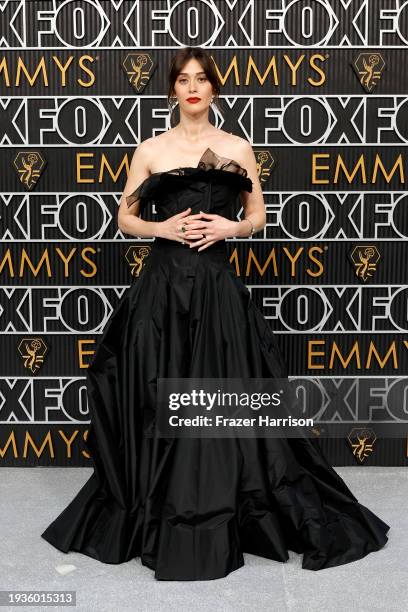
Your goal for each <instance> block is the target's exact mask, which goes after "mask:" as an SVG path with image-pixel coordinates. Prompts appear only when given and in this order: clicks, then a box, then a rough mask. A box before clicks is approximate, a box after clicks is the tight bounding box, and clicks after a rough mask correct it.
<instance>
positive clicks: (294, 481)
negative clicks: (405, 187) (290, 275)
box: [42, 149, 389, 580]
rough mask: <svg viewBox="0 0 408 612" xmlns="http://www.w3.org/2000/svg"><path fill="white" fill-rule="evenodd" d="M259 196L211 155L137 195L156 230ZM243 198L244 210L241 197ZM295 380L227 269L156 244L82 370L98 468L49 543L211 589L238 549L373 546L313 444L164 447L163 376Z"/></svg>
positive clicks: (367, 528) (358, 549) (158, 178)
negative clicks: (188, 212) (150, 430)
mask: <svg viewBox="0 0 408 612" xmlns="http://www.w3.org/2000/svg"><path fill="white" fill-rule="evenodd" d="M241 190H247V191H251V190H252V182H251V180H250V179H249V178H248V177H247V172H246V170H245V169H244V168H242V167H241V166H240V165H239V164H238V163H237V162H234V161H233V160H227V159H225V158H220V157H219V156H218V155H217V154H216V153H214V152H213V151H211V149H207V150H206V152H205V153H204V155H203V156H202V158H201V160H200V162H199V164H198V166H197V167H195V168H193V167H185V168H178V169H175V170H171V171H167V172H158V173H154V174H152V175H151V176H149V177H148V178H147V179H146V180H145V181H143V183H142V184H141V185H139V187H138V189H137V190H136V191H135V192H134V193H133V194H132V196H129V198H128V204H131V203H132V202H133V201H134V200H135V199H137V198H139V197H140V198H141V206H142V207H143V206H144V205H145V204H146V203H147V202H148V201H155V203H156V209H157V215H158V220H162V219H165V218H168V217H169V216H171V215H173V214H175V213H177V212H181V211H182V210H185V209H186V208H187V207H188V206H191V208H192V213H197V212H199V211H200V210H203V211H206V212H213V213H218V214H220V215H223V216H225V217H228V218H234V217H233V213H232V210H233V207H234V206H235V205H236V204H237V202H238V201H239V192H240V191H241ZM237 198H238V200H237ZM284 376H285V377H286V376H287V372H286V366H285V362H284V359H283V357H282V355H281V354H280V352H279V349H278V346H277V343H276V339H275V338H274V335H273V333H272V331H271V330H270V327H269V324H268V322H267V321H266V319H265V318H264V316H263V315H262V313H261V311H260V310H259V309H258V308H257V306H256V305H255V303H254V302H253V301H252V300H251V298H250V292H249V290H248V289H247V287H246V286H245V285H244V283H242V282H241V280H240V279H238V278H237V277H236V275H235V273H234V271H233V269H232V266H231V264H230V263H229V260H228V253H227V248H226V243H225V241H223V242H221V241H219V242H217V243H215V244H214V245H213V246H211V247H208V248H207V249H204V250H203V251H200V252H198V251H197V249H196V248H192V249H190V248H189V247H188V246H186V245H182V244H181V243H178V242H174V241H169V240H165V239H156V240H155V241H154V242H153V244H152V248H151V252H150V255H149V256H148V259H147V263H146V264H145V266H144V268H142V271H141V274H140V275H139V277H138V278H137V280H136V281H135V282H134V283H133V284H132V285H131V286H130V287H129V289H128V290H127V291H126V292H125V293H124V294H123V296H122V298H121V299H120V301H119V303H118V305H117V308H116V309H115V311H114V313H113V314H112V315H111V318H110V320H109V322H108V324H107V326H106V329H105V330H104V333H103V336H102V338H101V339H100V342H99V344H98V348H97V351H96V353H95V355H94V359H93V361H92V362H91V364H90V367H89V368H88V370H87V388H88V405H89V410H90V418H91V425H90V428H89V436H88V440H87V447H88V449H89V452H90V453H91V455H92V458H93V461H94V472H93V474H92V475H91V477H90V478H89V480H88V481H87V482H86V483H85V485H84V486H83V487H82V489H81V490H80V491H79V493H78V494H77V495H76V496H75V498H74V499H73V500H72V501H71V502H70V504H69V505H68V506H67V507H66V508H65V509H64V510H63V512H62V513H61V514H60V515H59V516H58V517H57V518H56V519H55V520H54V521H53V522H52V523H51V524H50V525H49V526H48V527H47V529H46V530H45V531H44V533H42V537H43V538H45V539H46V540H47V541H48V542H50V543H51V544H52V545H53V546H55V547H56V548H58V549H59V550H62V551H63V552H66V553H67V552H68V551H70V550H71V551H77V552H80V553H83V554H85V555H88V556H90V557H93V558H95V559H98V560H99V561H102V562H104V563H123V562H125V561H129V560H130V559H133V558H135V557H140V558H141V562H142V564H143V565H145V566H147V567H149V568H151V569H152V570H154V576H155V578H157V579H159V580H209V579H214V578H221V577H223V576H226V575H227V574H229V573H230V572H232V571H233V570H236V569H237V568H239V567H241V566H243V565H244V558H243V552H247V553H251V554H254V555H259V556H262V557H266V558H268V559H273V560H275V561H282V562H284V561H287V560H288V557H289V556H288V549H290V550H292V551H295V552H297V553H303V560H302V567H303V568H305V569H309V570H320V569H323V568H327V567H332V566H336V565H341V564H344V563H348V562H351V561H355V560H356V559H360V558H362V557H364V556H366V555H367V554H368V553H370V552H373V551H377V550H379V549H380V548H381V547H383V546H384V545H385V543H386V542H387V539H388V538H387V536H386V533H387V531H388V529H389V526H388V525H387V524H386V523H385V522H384V521H382V520H381V519H380V518H379V517H378V516H376V515H375V514H374V513H373V512H371V511H370V510H369V509H368V508H366V507H365V506H363V505H362V504H360V503H359V502H358V501H357V499H356V498H355V497H354V495H353V494H352V493H351V491H350V490H349V489H348V488H347V486H346V484H345V483H344V481H343V480H342V479H341V478H340V476H339V475H338V474H337V472H336V471H335V470H334V469H333V468H332V467H331V465H330V464H329V463H328V461H327V459H326V458H325V456H324V454H323V452H322V450H321V448H320V445H319V442H318V440H314V439H310V438H284V439H282V438H280V439H276V438H218V439H215V438H195V439H191V438H190V439H187V438H172V439H167V438H159V437H147V436H144V435H143V426H144V423H147V422H149V421H150V422H151V419H152V418H154V413H155V406H156V389H157V387H156V384H157V383H156V379H157V378H158V377H160V378H167V377H169V378H170V377H175V378H185V377H209V378H211V377H215V378H218V377H231V378H234V377H235V378H239V377H254V378H258V377H259V378H264V377H265V378H266V377H284Z"/></svg>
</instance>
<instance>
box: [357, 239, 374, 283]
mask: <svg viewBox="0 0 408 612" xmlns="http://www.w3.org/2000/svg"><path fill="white" fill-rule="evenodd" d="M351 259H352V261H353V263H354V266H355V268H356V275H357V276H358V278H361V279H362V280H363V281H366V280H367V279H368V278H369V277H370V276H372V275H373V272H375V271H376V270H377V263H378V260H379V259H380V254H379V252H378V250H377V248H376V247H375V246H372V245H365V246H364V245H359V246H356V247H354V249H353V251H352V253H351Z"/></svg>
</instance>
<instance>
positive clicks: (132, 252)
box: [125, 246, 151, 277]
mask: <svg viewBox="0 0 408 612" xmlns="http://www.w3.org/2000/svg"><path fill="white" fill-rule="evenodd" d="M150 249H151V247H149V246H142V247H134V246H132V247H129V249H128V251H127V252H126V255H125V257H126V261H127V262H128V264H129V265H130V273H131V275H132V276H136V277H137V276H140V273H141V271H142V269H143V267H144V265H145V264H144V263H143V262H144V260H145V259H147V257H148V256H149V254H150Z"/></svg>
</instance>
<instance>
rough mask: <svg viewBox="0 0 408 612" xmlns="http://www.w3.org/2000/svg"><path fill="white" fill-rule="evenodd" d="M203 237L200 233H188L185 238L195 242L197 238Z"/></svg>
mask: <svg viewBox="0 0 408 612" xmlns="http://www.w3.org/2000/svg"><path fill="white" fill-rule="evenodd" d="M203 236H204V235H203V234H202V233H201V232H200V233H196V234H193V233H192V232H189V234H188V235H186V238H190V239H191V240H197V238H203Z"/></svg>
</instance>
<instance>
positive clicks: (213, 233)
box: [162, 207, 237, 251]
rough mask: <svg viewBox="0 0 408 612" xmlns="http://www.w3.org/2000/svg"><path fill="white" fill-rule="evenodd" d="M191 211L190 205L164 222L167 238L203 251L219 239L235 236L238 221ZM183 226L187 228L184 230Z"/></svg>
mask: <svg viewBox="0 0 408 612" xmlns="http://www.w3.org/2000/svg"><path fill="white" fill-rule="evenodd" d="M190 211H191V208H190V207H189V208H187V209H186V210H184V211H183V212H181V213H178V214H176V215H173V216H172V217H170V218H169V219H166V221H163V222H162V223H163V224H164V225H166V230H167V231H166V236H165V237H166V238H170V239H172V240H177V241H178V242H185V243H186V244H187V245H189V247H190V248H197V250H198V251H202V250H204V249H206V248H207V247H209V246H211V245H212V244H214V242H217V240H223V239H224V238H230V237H232V236H234V233H235V228H236V225H237V222H236V221H231V219H226V218H225V217H223V216H221V215H217V214H211V213H205V212H202V211H200V212H199V213H197V214H195V215H191V214H190ZM182 227H184V228H185V231H184V232H183V231H182Z"/></svg>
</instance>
